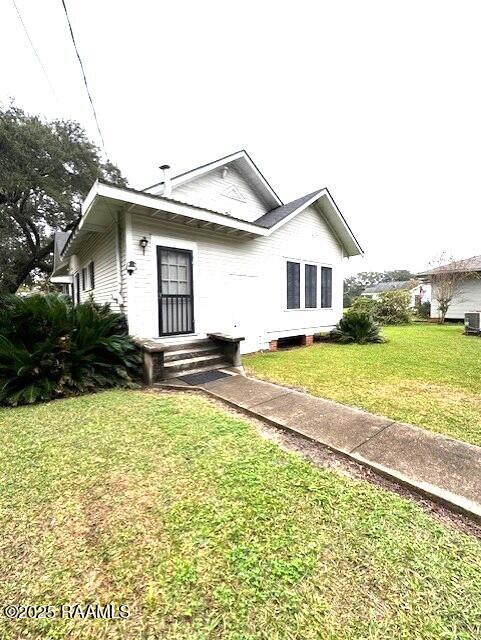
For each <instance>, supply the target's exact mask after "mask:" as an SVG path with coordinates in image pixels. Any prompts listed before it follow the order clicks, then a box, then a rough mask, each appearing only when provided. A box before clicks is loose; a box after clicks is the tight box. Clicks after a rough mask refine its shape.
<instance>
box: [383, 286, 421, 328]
mask: <svg viewBox="0 0 481 640" xmlns="http://www.w3.org/2000/svg"><path fill="white" fill-rule="evenodd" d="M410 307H411V294H410V293H409V291H385V292H384V293H381V295H380V297H379V300H378V305H377V310H376V315H375V316H374V317H375V319H376V321H377V322H379V323H381V324H406V323H408V322H411V319H412V312H411V308H410Z"/></svg>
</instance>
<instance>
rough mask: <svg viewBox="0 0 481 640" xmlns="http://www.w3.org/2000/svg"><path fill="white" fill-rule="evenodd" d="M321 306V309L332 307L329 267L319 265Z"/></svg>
mask: <svg viewBox="0 0 481 640" xmlns="http://www.w3.org/2000/svg"><path fill="white" fill-rule="evenodd" d="M321 307H322V308H323V309H329V308H330V307H332V269H331V267H321Z"/></svg>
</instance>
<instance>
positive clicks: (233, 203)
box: [152, 166, 269, 222]
mask: <svg viewBox="0 0 481 640" xmlns="http://www.w3.org/2000/svg"><path fill="white" fill-rule="evenodd" d="M222 172H223V168H222V167H220V168H218V169H214V170H212V171H209V172H208V173H206V174H204V175H203V176H200V177H198V178H194V179H193V180H191V181H189V182H186V183H185V184H182V185H179V186H178V187H174V189H173V190H172V198H175V199H177V200H182V201H184V202H188V203H190V204H195V205H197V206H199V207H206V208H208V209H214V210H215V211H220V212H222V213H229V214H230V215H232V216H234V217H235V218H241V219H242V220H248V221H249V222H252V221H253V220H257V218H260V217H261V216H262V215H264V213H267V211H268V210H269V207H268V205H267V204H266V203H265V202H264V200H262V199H261V198H260V196H259V194H258V193H256V191H254V189H253V188H252V186H251V185H250V184H249V183H248V181H247V180H246V179H245V178H244V177H243V176H242V175H241V174H240V173H239V171H238V170H237V169H234V168H233V167H229V166H228V167H227V175H226V176H225V178H224V177H222V176H223V173H222ZM233 190H237V192H238V194H239V195H240V197H241V198H242V200H243V201H244V202H241V201H239V200H237V199H235V198H232V197H229V196H228V195H225V194H228V193H230V194H231V195H233ZM152 192H153V193H155V190H152ZM234 195H235V193H234Z"/></svg>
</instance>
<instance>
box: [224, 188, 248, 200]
mask: <svg viewBox="0 0 481 640" xmlns="http://www.w3.org/2000/svg"><path fill="white" fill-rule="evenodd" d="M221 195H223V196H224V197H225V198H230V199H231V200H237V201H238V202H246V199H245V197H244V195H243V194H242V191H240V189H238V188H237V187H236V186H235V185H233V184H231V185H230V186H229V187H228V188H227V189H226V190H225V191H223V192H222V194H221Z"/></svg>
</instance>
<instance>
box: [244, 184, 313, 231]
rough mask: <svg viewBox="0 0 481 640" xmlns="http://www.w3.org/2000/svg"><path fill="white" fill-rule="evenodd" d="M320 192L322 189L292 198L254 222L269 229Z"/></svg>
mask: <svg viewBox="0 0 481 640" xmlns="http://www.w3.org/2000/svg"><path fill="white" fill-rule="evenodd" d="M321 192H322V189H321V190H319V191H313V192H312V193H308V194H307V195H306V196H302V198H297V200H293V201H292V202H288V203H287V204H283V205H281V206H280V207H277V208H276V209H271V210H270V211H268V212H267V213H265V214H264V215H263V216H261V217H260V218H257V220H256V224H260V225H261V227H265V228H266V229H269V228H270V227H272V226H274V225H275V224H277V223H278V222H281V220H284V218H287V216H290V215H291V213H294V212H295V211H297V210H298V209H301V208H304V205H305V206H308V205H307V204H306V203H307V202H308V201H309V200H311V199H312V198H313V197H314V196H317V195H319V194H320V193H321Z"/></svg>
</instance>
